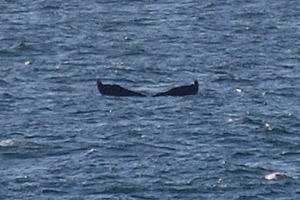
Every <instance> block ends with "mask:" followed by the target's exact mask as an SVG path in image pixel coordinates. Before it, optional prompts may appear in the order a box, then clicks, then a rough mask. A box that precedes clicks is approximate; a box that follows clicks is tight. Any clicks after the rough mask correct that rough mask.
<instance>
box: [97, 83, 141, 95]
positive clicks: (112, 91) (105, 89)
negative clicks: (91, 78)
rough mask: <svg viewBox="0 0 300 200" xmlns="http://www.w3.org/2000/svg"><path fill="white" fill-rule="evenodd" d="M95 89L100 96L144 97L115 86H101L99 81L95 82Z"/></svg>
mask: <svg viewBox="0 0 300 200" xmlns="http://www.w3.org/2000/svg"><path fill="white" fill-rule="evenodd" d="M97 88H98V90H99V92H100V93H101V94H102V95H108V96H120V97H126V96H139V97H144V96H145V95H144V94H141V93H138V92H134V91H131V90H128V89H126V88H123V87H121V86H119V85H116V84H103V83H102V82H101V81H100V80H97Z"/></svg>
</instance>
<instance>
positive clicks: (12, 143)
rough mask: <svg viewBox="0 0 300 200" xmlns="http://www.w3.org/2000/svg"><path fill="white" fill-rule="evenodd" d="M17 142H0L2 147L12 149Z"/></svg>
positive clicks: (8, 140) (10, 140) (7, 140)
mask: <svg viewBox="0 0 300 200" xmlns="http://www.w3.org/2000/svg"><path fill="white" fill-rule="evenodd" d="M14 144H15V142H14V141H13V140H12V139H6V140H1V141H0V147H10V146H13V145H14Z"/></svg>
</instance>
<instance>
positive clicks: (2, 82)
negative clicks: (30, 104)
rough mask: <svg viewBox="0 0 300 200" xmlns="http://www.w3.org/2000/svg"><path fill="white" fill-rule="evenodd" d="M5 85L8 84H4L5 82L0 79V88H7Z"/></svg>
mask: <svg viewBox="0 0 300 200" xmlns="http://www.w3.org/2000/svg"><path fill="white" fill-rule="evenodd" d="M7 85H8V82H6V81H5V80H2V79H0V87H3V86H7Z"/></svg>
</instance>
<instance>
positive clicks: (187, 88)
mask: <svg viewBox="0 0 300 200" xmlns="http://www.w3.org/2000/svg"><path fill="white" fill-rule="evenodd" d="M198 87H199V83H198V81H197V80H195V81H194V84H191V85H184V86H180V87H174V88H172V89H170V90H168V91H166V92H160V93H157V94H156V95H154V97H158V96H187V95H195V94H197V92H198Z"/></svg>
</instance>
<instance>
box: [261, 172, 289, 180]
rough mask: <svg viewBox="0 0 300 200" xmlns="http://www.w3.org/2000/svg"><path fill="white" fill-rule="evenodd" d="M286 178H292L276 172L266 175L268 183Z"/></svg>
mask: <svg viewBox="0 0 300 200" xmlns="http://www.w3.org/2000/svg"><path fill="white" fill-rule="evenodd" d="M284 177H285V178H287V177H290V176H289V175H287V174H286V173H283V172H274V173H271V174H267V175H265V179H266V180H268V181H274V180H277V179H279V178H284Z"/></svg>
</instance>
